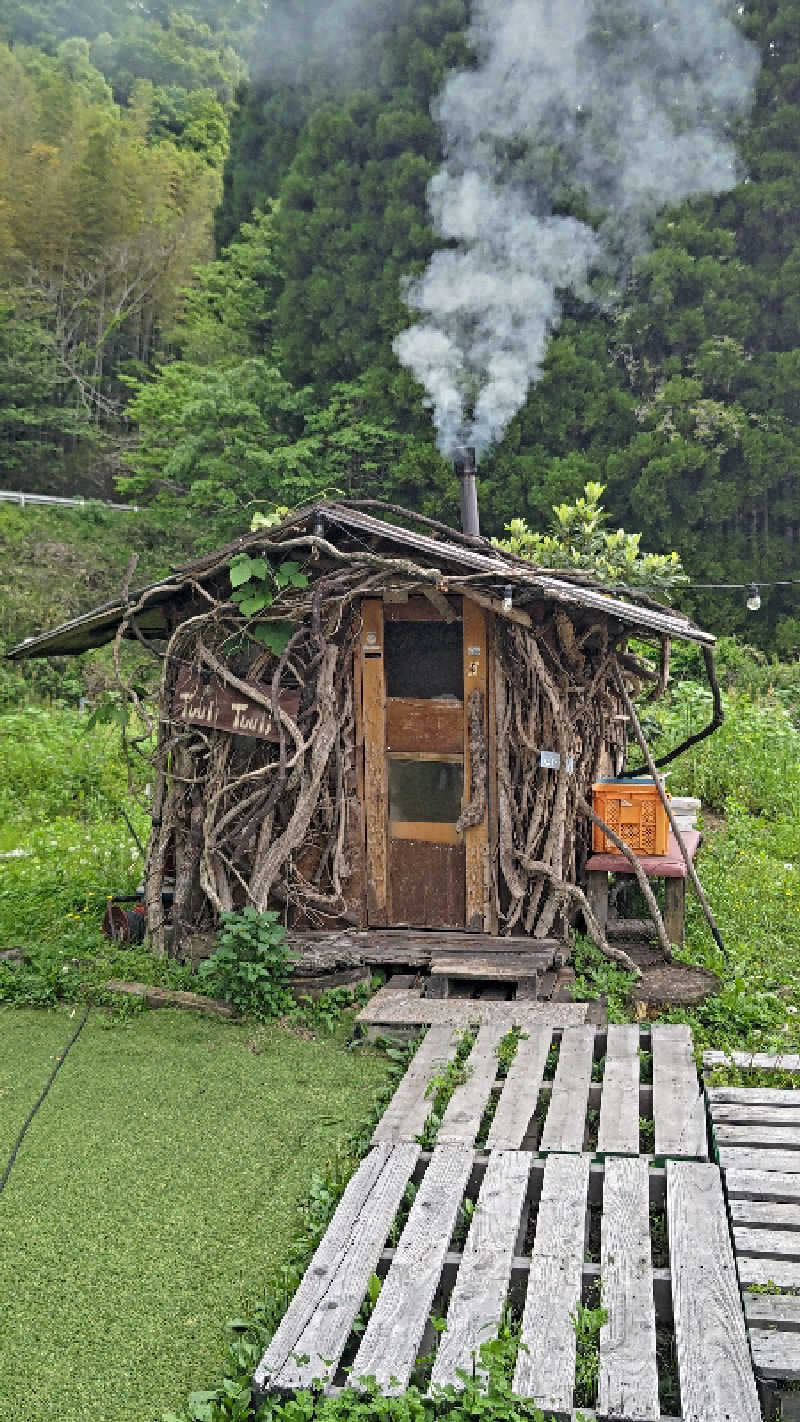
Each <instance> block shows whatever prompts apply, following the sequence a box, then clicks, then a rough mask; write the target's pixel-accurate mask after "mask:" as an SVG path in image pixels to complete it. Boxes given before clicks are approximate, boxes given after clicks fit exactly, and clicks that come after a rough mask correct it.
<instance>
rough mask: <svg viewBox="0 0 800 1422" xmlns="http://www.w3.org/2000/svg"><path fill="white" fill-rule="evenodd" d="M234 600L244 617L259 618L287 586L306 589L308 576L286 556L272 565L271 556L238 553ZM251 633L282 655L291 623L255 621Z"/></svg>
mask: <svg viewBox="0 0 800 1422" xmlns="http://www.w3.org/2000/svg"><path fill="white" fill-rule="evenodd" d="M228 571H229V574H230V580H231V602H234V603H236V606H237V607H238V609H239V611H240V612H241V614H242V616H243V617H247V618H257V617H258V615H259V614H260V613H262V612H265V611H266V610H267V608H270V607H272V604H273V603H274V601H275V599H276V597H277V596H278V594H279V593H281V592H283V590H284V589H285V588H306V587H308V577H307V575H306V574H305V573H304V572H303V571H302V569H301V567H300V564H299V563H295V562H293V561H292V560H291V559H285V560H284V561H283V562H282V563H279V564H278V566H277V567H273V565H272V563H270V561H269V559H268V558H265V557H263V556H259V557H256V558H253V557H251V555H250V554H249V553H237V555H236V557H235V558H232V559H231V562H230V566H229V569H228ZM247 630H248V633H249V634H250V636H251V637H254V638H255V640H256V641H257V642H260V643H261V645H262V646H264V647H267V648H268V649H269V650H270V651H271V652H274V654H275V655H276V656H280V654H281V652H282V651H283V650H284V648H285V647H286V645H287V643H288V641H289V638H290V637H291V635H292V624H291V622H287V621H286V620H285V619H278V620H271V621H261V622H256V623H255V624H254V625H253V626H249V627H248V629H247Z"/></svg>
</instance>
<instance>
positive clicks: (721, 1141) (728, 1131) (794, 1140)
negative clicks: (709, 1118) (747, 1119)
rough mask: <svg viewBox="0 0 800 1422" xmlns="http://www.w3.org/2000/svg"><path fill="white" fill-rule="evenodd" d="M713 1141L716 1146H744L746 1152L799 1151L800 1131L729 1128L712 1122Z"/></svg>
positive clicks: (773, 1127) (780, 1128) (787, 1127)
mask: <svg viewBox="0 0 800 1422" xmlns="http://www.w3.org/2000/svg"><path fill="white" fill-rule="evenodd" d="M714 1139H715V1141H716V1143H717V1145H718V1146H744V1147H745V1148H746V1149H747V1150H759V1149H761V1148H763V1149H764V1150H783V1151H791V1150H798V1151H800V1129H798V1128H797V1126H759V1125H758V1124H756V1123H753V1124H752V1125H748V1126H729V1125H727V1124H726V1123H725V1122H724V1121H721V1122H720V1123H719V1125H718V1124H717V1122H716V1121H715V1122H714Z"/></svg>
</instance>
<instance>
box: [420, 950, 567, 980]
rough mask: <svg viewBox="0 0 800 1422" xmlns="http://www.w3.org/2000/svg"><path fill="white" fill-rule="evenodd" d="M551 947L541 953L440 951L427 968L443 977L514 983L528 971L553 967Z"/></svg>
mask: <svg viewBox="0 0 800 1422" xmlns="http://www.w3.org/2000/svg"><path fill="white" fill-rule="evenodd" d="M553 959H554V954H553V951H552V949H548V950H547V951H546V952H544V953H537V952H535V951H531V952H526V953H487V954H486V955H485V956H484V957H481V956H480V955H478V954H477V953H459V954H457V955H456V954H452V953H451V954H442V956H441V957H438V956H434V958H433V959H432V961H431V971H432V972H434V973H440V974H441V975H442V976H443V977H446V978H496V979H498V980H501V979H502V980H503V981H506V982H517V981H518V980H519V979H520V978H526V977H530V976H531V974H532V973H546V972H547V970H548V968H551V967H552V966H553Z"/></svg>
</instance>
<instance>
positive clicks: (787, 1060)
mask: <svg viewBox="0 0 800 1422" xmlns="http://www.w3.org/2000/svg"><path fill="white" fill-rule="evenodd" d="M703 1066H704V1067H706V1068H708V1069H710V1068H712V1067H723V1066H736V1067H745V1068H748V1067H749V1068H758V1069H759V1070H761V1071H800V1056H797V1055H796V1054H794V1053H792V1052H782V1053H780V1054H779V1055H778V1056H772V1055H770V1053H769V1052H714V1051H709V1052H703Z"/></svg>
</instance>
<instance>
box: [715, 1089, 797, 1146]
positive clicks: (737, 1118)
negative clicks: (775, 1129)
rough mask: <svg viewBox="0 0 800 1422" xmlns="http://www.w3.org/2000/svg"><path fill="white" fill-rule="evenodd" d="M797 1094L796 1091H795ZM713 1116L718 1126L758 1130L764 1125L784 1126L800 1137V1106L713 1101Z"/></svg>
mask: <svg viewBox="0 0 800 1422" xmlns="http://www.w3.org/2000/svg"><path fill="white" fill-rule="evenodd" d="M795 1094H796V1093H795ZM711 1117H712V1120H713V1123H714V1127H715V1129H716V1128H717V1127H718V1126H751V1127H754V1128H755V1129H756V1130H757V1131H760V1129H761V1128H762V1127H763V1126H784V1127H788V1128H790V1129H792V1130H793V1131H794V1132H795V1134H796V1135H797V1136H798V1137H800V1106H797V1105H796V1106H772V1105H763V1106H737V1105H733V1104H731V1105H727V1104H726V1103H724V1102H721V1103H718V1104H717V1103H712V1106H711Z"/></svg>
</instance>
